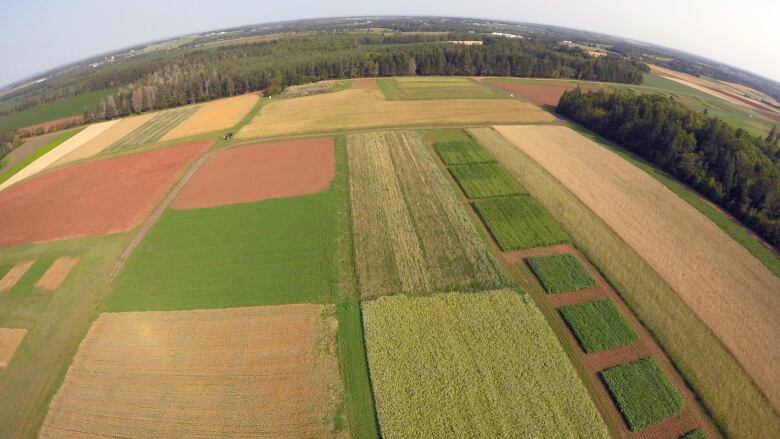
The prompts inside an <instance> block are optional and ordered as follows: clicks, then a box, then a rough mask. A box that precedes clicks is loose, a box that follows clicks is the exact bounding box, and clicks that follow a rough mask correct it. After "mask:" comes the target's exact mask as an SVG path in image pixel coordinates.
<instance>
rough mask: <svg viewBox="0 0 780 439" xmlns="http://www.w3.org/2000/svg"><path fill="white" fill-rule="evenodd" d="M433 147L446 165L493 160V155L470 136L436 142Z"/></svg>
mask: <svg viewBox="0 0 780 439" xmlns="http://www.w3.org/2000/svg"><path fill="white" fill-rule="evenodd" d="M433 148H434V149H435V150H436V154H438V155H439V157H440V158H441V161H443V162H444V164H445V165H447V166H453V165H463V164H467V163H484V162H492V161H493V157H490V154H488V153H487V152H486V151H485V150H484V149H482V147H480V146H479V145H478V144H477V142H475V141H474V140H473V139H471V138H468V139H465V140H450V141H444V142H436V143H434V144H433Z"/></svg>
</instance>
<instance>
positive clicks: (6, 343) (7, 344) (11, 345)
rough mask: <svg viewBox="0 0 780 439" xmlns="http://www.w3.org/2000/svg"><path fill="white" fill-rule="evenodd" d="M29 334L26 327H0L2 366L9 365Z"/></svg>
mask: <svg viewBox="0 0 780 439" xmlns="http://www.w3.org/2000/svg"><path fill="white" fill-rule="evenodd" d="M25 334H27V330H26V329H16V328H0V368H3V367H6V366H8V363H10V362H11V358H13V356H14V353H15V352H16V349H17V348H19V345H20V344H21V343H22V339H23V338H24V336H25Z"/></svg>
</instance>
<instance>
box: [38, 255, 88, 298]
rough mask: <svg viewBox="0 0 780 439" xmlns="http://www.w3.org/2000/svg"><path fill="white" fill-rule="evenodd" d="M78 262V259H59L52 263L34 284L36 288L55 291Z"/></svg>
mask: <svg viewBox="0 0 780 439" xmlns="http://www.w3.org/2000/svg"><path fill="white" fill-rule="evenodd" d="M78 262H79V258H78V257H75V258H70V257H65V256H63V257H61V258H58V259H57V260H56V261H54V262H53V263H52V264H51V265H50V266H49V268H48V269H47V270H46V272H45V273H44V274H43V276H41V278H40V279H38V282H36V283H35V286H36V288H41V289H44V290H56V289H57V288H59V287H60V285H62V283H63V282H65V279H67V278H68V275H69V274H70V272H71V270H73V267H75V266H76V264H77V263H78Z"/></svg>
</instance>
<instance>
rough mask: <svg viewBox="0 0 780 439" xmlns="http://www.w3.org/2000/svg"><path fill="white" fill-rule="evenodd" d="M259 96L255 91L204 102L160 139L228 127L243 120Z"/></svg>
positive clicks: (177, 137)
mask: <svg viewBox="0 0 780 439" xmlns="http://www.w3.org/2000/svg"><path fill="white" fill-rule="evenodd" d="M259 98H260V97H259V96H258V95H257V94H254V93H253V94H245V95H241V96H234V97H232V98H225V99H218V100H216V101H211V102H208V103H206V104H203V105H202V106H201V107H200V108H199V109H198V111H196V112H195V114H193V115H192V116H190V117H188V118H187V119H185V120H184V121H183V122H182V123H180V124H179V125H177V126H176V127H175V128H173V129H172V130H170V131H168V132H167V133H165V135H164V136H163V137H162V138H161V139H160V140H161V141H166V140H172V139H179V138H182V137H187V136H194V135H196V134H203V133H208V132H211V131H216V130H224V129H228V128H230V127H232V126H234V125H236V124H237V123H239V122H241V119H243V118H244V116H246V114H247V113H249V110H251V109H252V107H254V106H255V104H256V103H257V100H258V99H259Z"/></svg>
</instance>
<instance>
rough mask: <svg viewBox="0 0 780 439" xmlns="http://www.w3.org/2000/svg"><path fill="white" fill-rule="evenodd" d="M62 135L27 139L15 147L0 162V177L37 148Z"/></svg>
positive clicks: (47, 135)
mask: <svg viewBox="0 0 780 439" xmlns="http://www.w3.org/2000/svg"><path fill="white" fill-rule="evenodd" d="M61 135H62V133H59V132H58V133H49V134H43V135H41V136H36V137H28V138H27V139H25V140H24V143H22V144H21V145H19V146H17V147H16V148H15V149H14V150H12V151H11V152H9V153H8V155H6V156H5V157H4V158H3V159H2V160H0V175H2V173H3V172H4V171H5V170H6V169H9V168H11V167H13V166H14V165H15V164H16V163H18V162H20V161H22V160H24V159H26V158H27V157H29V156H30V155H32V154H34V153H35V151H37V150H38V149H39V148H41V147H43V146H44V145H46V144H47V143H49V142H51V141H53V140H54V139H56V138H57V137H59V136H61Z"/></svg>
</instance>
